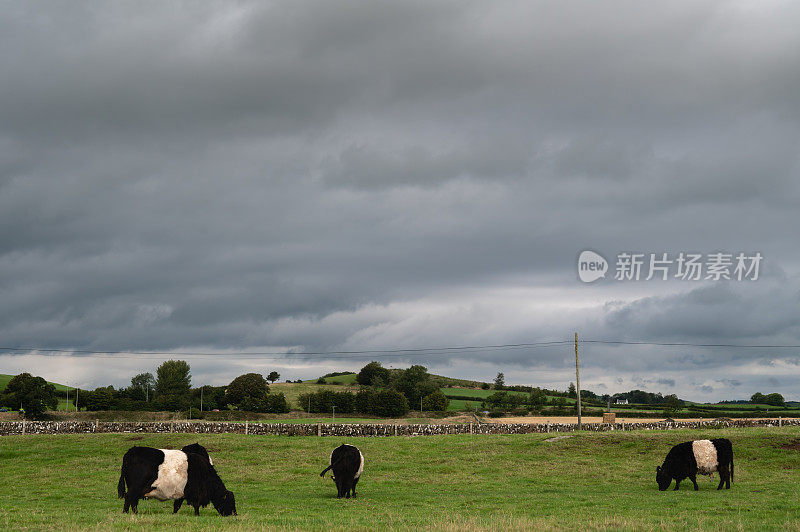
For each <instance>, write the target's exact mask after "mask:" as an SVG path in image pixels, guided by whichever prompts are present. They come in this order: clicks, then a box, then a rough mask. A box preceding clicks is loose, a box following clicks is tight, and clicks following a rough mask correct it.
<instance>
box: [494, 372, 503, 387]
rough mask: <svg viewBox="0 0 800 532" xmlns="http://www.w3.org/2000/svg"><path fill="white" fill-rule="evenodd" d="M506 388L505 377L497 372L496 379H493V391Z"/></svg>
mask: <svg viewBox="0 0 800 532" xmlns="http://www.w3.org/2000/svg"><path fill="white" fill-rule="evenodd" d="M505 387H506V376H505V375H503V372H502V371H501V372H498V373H497V377H495V378H494V389H495V390H502V389H503V388H505Z"/></svg>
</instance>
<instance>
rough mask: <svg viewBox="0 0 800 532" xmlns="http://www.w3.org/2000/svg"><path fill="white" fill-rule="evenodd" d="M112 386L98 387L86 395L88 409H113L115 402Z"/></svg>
mask: <svg viewBox="0 0 800 532" xmlns="http://www.w3.org/2000/svg"><path fill="white" fill-rule="evenodd" d="M113 390H114V389H113V388H112V387H111V386H108V387H106V388H97V389H95V390H94V391H91V392H89V393H88V394H86V395H87V397H86V410H93V411H97V410H111V407H112V405H113V403H114V392H113Z"/></svg>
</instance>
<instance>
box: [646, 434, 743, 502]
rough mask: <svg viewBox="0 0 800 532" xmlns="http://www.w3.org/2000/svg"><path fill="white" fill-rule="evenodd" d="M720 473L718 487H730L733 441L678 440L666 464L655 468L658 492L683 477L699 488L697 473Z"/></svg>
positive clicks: (678, 484) (677, 482) (665, 461)
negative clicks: (679, 441)
mask: <svg viewBox="0 0 800 532" xmlns="http://www.w3.org/2000/svg"><path fill="white" fill-rule="evenodd" d="M714 472H718V473H719V485H718V486H717V489H718V490H721V489H722V485H723V484H724V485H725V489H730V488H731V480H733V446H732V445H731V442H730V440H727V439H725V438H716V439H713V440H694V441H687V442H684V443H679V444H678V445H676V446H675V447H673V448H672V449H670V451H669V453H667V457H666V458H665V459H664V463H663V464H662V465H660V466H657V467H656V482H657V483H658V489H659V491H665V490H666V489H667V488H669V485H670V484H671V483H672V480H673V479H674V480H675V489H676V490H677V489H678V487H679V486H680V483H681V480H683V479H685V478H689V479H690V480H691V481H692V484H694V489H695V491H697V490H698V489H699V488H698V487H697V475H698V474H700V475H709V476H710V475H711V474H712V473H714Z"/></svg>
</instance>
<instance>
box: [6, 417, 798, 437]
mask: <svg viewBox="0 0 800 532" xmlns="http://www.w3.org/2000/svg"><path fill="white" fill-rule="evenodd" d="M781 426H800V419H796V418H793V419H781V418H779V419H734V420H708V421H658V422H644V423H637V422H635V421H634V422H630V423H583V424H582V426H581V430H583V431H594V432H607V431H615V430H675V429H707V428H712V429H713V428H738V427H781ZM577 430H578V424H577V423H457V424H455V423H454V424H441V425H435V424H430V425H428V424H408V425H401V424H389V423H384V424H377V423H359V424H345V423H336V424H332V423H248V422H245V423H230V422H203V421H164V422H161V421H140V422H137V421H127V422H121V421H120V422H116V421H3V422H0V436H14V435H17V436H18V435H28V434H110V433H146V434H163V433H170V432H175V433H183V434H247V435H253V436H258V435H263V436H266V435H281V436H347V437H362V436H363V437H369V436H428V435H437V434H534V433H549V432H575V431H577Z"/></svg>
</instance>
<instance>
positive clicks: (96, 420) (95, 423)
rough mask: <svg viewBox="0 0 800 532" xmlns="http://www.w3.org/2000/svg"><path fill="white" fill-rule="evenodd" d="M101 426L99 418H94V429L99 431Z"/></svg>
mask: <svg viewBox="0 0 800 532" xmlns="http://www.w3.org/2000/svg"><path fill="white" fill-rule="evenodd" d="M99 428H100V420H99V419H95V420H94V431H95V432H97V429H99Z"/></svg>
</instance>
